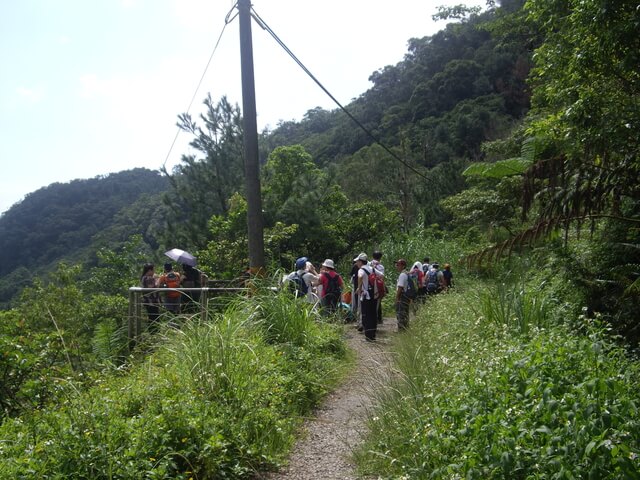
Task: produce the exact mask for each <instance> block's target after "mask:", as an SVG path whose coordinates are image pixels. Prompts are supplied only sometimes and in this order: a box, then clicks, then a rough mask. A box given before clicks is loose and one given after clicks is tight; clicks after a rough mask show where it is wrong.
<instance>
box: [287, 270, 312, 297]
mask: <svg viewBox="0 0 640 480" xmlns="http://www.w3.org/2000/svg"><path fill="white" fill-rule="evenodd" d="M305 273H306V272H305ZM290 282H291V283H290V284H289V286H290V288H291V292H292V293H293V294H294V295H295V296H296V297H304V296H305V295H306V294H307V293H308V292H309V286H308V285H307V283H306V282H305V281H304V273H303V274H302V275H300V274H299V273H298V272H296V273H294V274H293V277H291V280H290Z"/></svg>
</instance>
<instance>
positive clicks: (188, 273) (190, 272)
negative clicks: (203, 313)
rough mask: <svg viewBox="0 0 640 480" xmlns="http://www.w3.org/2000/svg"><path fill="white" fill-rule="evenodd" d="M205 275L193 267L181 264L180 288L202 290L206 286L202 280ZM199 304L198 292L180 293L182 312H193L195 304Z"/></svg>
mask: <svg viewBox="0 0 640 480" xmlns="http://www.w3.org/2000/svg"><path fill="white" fill-rule="evenodd" d="M205 278H206V275H205V274H204V273H202V272H201V271H200V270H198V269H197V268H195V267H192V266H191V265H187V264H186V263H183V264H182V277H181V279H180V286H181V287H184V288H202V287H203V286H206V285H205V284H204V283H203V280H204V279H205ZM198 302H200V292H182V299H181V303H182V305H183V308H182V310H183V311H186V310H189V311H193V310H194V308H195V304H196V303H198Z"/></svg>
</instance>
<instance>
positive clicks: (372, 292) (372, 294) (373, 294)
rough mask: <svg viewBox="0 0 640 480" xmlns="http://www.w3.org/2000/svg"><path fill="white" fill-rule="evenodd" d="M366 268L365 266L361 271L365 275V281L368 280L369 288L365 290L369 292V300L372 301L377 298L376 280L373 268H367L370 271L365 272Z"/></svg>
mask: <svg viewBox="0 0 640 480" xmlns="http://www.w3.org/2000/svg"><path fill="white" fill-rule="evenodd" d="M366 267H367V266H366V265H365V266H364V267H362V270H364V273H366V274H367V279H368V280H369V282H368V283H369V288H368V289H367V291H368V292H369V298H370V299H371V300H373V299H374V298H378V285H377V283H378V282H377V280H376V277H377V275H376V272H375V270H374V269H373V267H371V266H369V269H370V271H369V270H367V269H366Z"/></svg>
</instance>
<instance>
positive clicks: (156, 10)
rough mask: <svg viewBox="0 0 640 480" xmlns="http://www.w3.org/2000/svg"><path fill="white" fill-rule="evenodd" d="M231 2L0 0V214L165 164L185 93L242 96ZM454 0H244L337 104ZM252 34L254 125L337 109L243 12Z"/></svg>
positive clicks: (194, 110)
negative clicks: (56, 187) (57, 192)
mask: <svg viewBox="0 0 640 480" xmlns="http://www.w3.org/2000/svg"><path fill="white" fill-rule="evenodd" d="M234 3H235V2H234V1H232V0H0V162H1V165H2V179H3V181H2V188H0V212H4V211H6V210H8V209H9V208H10V207H11V206H12V205H13V204H15V203H16V202H19V201H21V200H22V199H23V198H24V196H25V195H27V194H28V193H30V192H33V191H35V190H38V189H39V188H41V187H45V186H47V185H49V184H51V183H54V182H61V183H66V182H69V181H71V180H74V179H78V178H93V177H96V176H98V175H107V174H109V173H114V172H119V171H122V170H128V169H132V168H136V167H146V168H149V169H152V170H157V169H159V168H161V167H162V166H163V165H165V164H166V166H167V167H168V168H169V170H170V169H171V167H173V166H174V165H176V164H178V163H179V162H180V158H181V156H182V155H183V154H189V153H191V150H190V147H189V145H188V143H189V141H190V138H189V137H188V135H187V134H185V133H180V134H179V135H178V138H177V141H176V143H175V145H174V146H173V148H172V142H173V141H174V138H175V137H176V133H177V132H178V130H177V127H176V121H177V115H178V114H180V113H183V112H186V111H187V109H188V107H189V104H190V102H191V101H192V98H195V101H194V102H193V105H192V107H191V108H190V109H189V112H190V113H191V114H192V116H194V117H197V116H198V115H199V114H200V113H201V112H202V101H203V100H204V98H205V97H206V95H207V93H210V94H211V96H212V98H213V99H214V100H215V101H217V100H219V99H220V98H221V97H222V96H224V95H226V96H227V98H228V99H229V100H230V101H231V102H232V103H238V104H239V105H242V96H241V86H240V50H239V22H238V18H235V19H234V20H232V21H231V22H230V23H228V24H226V26H225V18H226V17H227V14H228V13H229V12H232V13H234V12H237V10H234ZM458 3H460V0H458V1H448V0H435V1H429V0H393V1H391V0H253V8H254V10H255V12H256V13H257V14H258V15H259V16H260V17H261V18H262V19H263V20H264V21H265V22H266V23H267V24H268V25H269V27H271V29H272V30H273V31H274V32H275V33H276V34H277V35H278V36H279V37H280V39H281V40H282V41H283V42H284V43H285V44H286V45H287V46H288V47H289V49H290V50H291V51H292V52H293V53H294V54H295V55H296V56H297V57H298V58H299V59H300V60H301V61H302V63H304V64H305V66H306V67H307V68H308V69H309V70H310V71H311V72H312V73H313V74H314V75H315V76H316V77H317V78H318V80H319V81H320V82H321V83H322V84H323V85H324V86H325V87H326V88H327V90H328V91H329V92H331V94H332V95H333V96H334V97H335V98H336V99H337V100H338V101H339V102H341V103H342V104H343V105H347V104H348V103H349V102H350V101H351V100H352V99H354V98H357V97H358V96H360V95H361V94H362V93H364V92H365V91H366V90H367V89H369V88H370V87H371V86H372V84H371V83H370V82H369V81H368V78H369V76H370V75H371V74H372V73H373V72H375V71H376V70H379V69H381V68H383V67H385V66H387V65H395V64H396V63H398V62H400V61H401V60H402V59H403V57H404V55H405V54H406V53H407V42H408V40H409V39H410V38H414V37H417V38H420V37H424V36H427V35H433V34H434V33H436V32H437V31H438V30H441V29H442V28H444V26H445V23H444V22H437V23H436V22H434V21H433V20H432V19H431V16H432V15H433V14H434V13H435V12H436V11H437V9H436V7H437V6H438V5H455V4H458ZM465 3H466V4H467V5H484V1H467V2H465ZM232 16H233V15H232ZM221 34H222V36H221V37H220V35H221ZM252 34H253V48H254V52H253V55H254V70H255V84H256V108H257V113H258V117H257V121H258V129H259V130H263V129H264V128H266V127H270V128H275V127H276V126H277V124H278V122H279V121H288V120H301V119H302V118H303V116H304V114H305V112H307V111H308V110H310V109H312V108H315V107H322V108H326V109H329V110H331V109H334V108H336V105H335V104H334V103H333V101H332V100H331V99H330V98H329V97H328V96H327V95H326V94H325V93H324V92H322V90H321V89H320V88H319V87H318V86H317V85H316V84H315V83H314V82H313V81H312V80H311V79H310V78H309V77H307V76H306V74H305V73H304V72H302V70H301V69H300V68H299V67H298V66H297V65H295V63H294V62H293V60H291V59H290V58H289V57H288V56H287V54H286V53H285V52H284V51H283V50H282V48H281V47H280V46H279V45H277V44H276V42H275V41H274V40H273V39H272V38H271V37H270V36H269V34H268V33H267V32H266V31H264V30H262V29H261V28H260V27H259V26H258V25H257V24H256V23H255V22H252ZM218 38H220V43H219V45H218V47H217V49H216V50H215V53H214V55H213V57H212V59H211V63H210V64H209V67H208V68H206V66H207V62H208V60H209V58H210V57H211V54H212V52H213V51H214V47H215V45H216V41H217V40H218ZM205 69H206V74H205V76H204V77H203V73H204V72H205ZM201 78H203V80H202V84H201V86H200V88H199V89H197V86H198V83H199V82H200V79H201ZM194 95H195V97H194Z"/></svg>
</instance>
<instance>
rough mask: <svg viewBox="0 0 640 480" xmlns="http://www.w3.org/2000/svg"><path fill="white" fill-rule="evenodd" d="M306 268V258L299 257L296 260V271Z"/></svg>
mask: <svg viewBox="0 0 640 480" xmlns="http://www.w3.org/2000/svg"><path fill="white" fill-rule="evenodd" d="M306 266H307V257H300V258H299V259H297V260H296V270H302V269H303V268H305V267H306Z"/></svg>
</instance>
